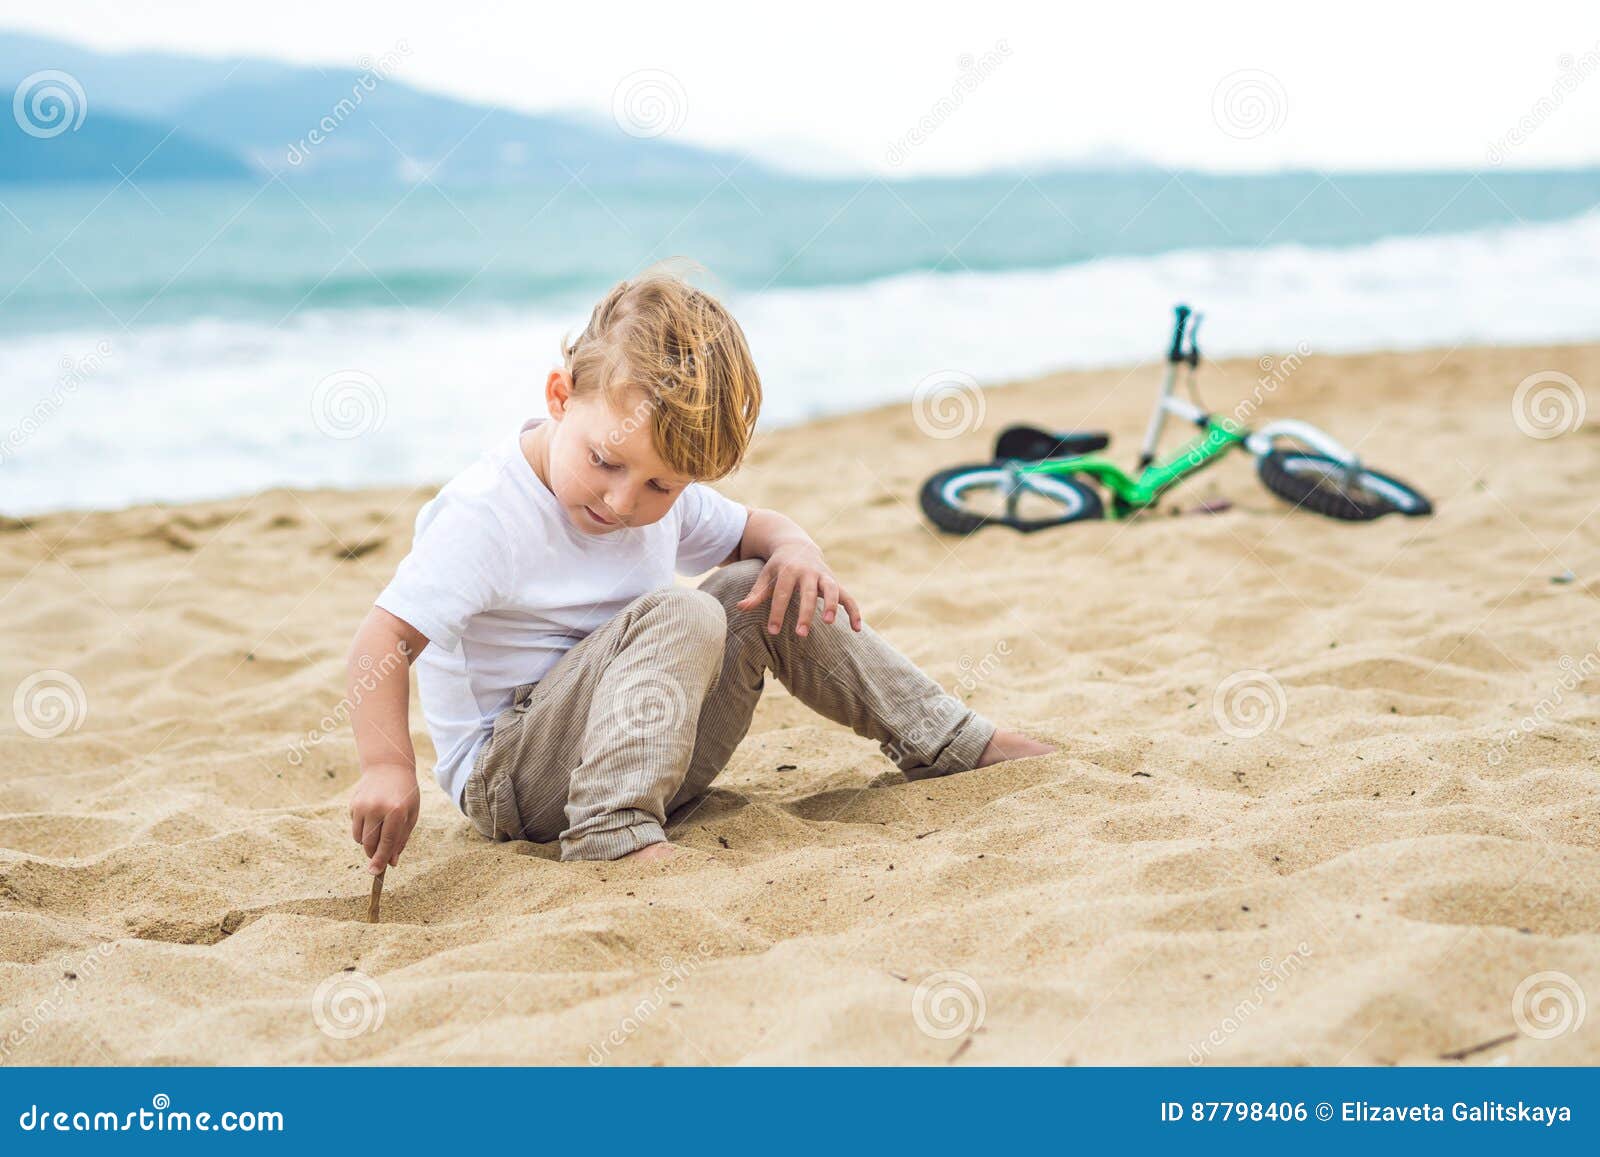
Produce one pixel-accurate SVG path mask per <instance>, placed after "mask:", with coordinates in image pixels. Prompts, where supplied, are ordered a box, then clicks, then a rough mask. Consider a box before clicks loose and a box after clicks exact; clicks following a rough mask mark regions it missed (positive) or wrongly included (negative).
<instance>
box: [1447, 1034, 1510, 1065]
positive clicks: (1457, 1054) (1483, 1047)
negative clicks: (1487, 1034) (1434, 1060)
mask: <svg viewBox="0 0 1600 1157" xmlns="http://www.w3.org/2000/svg"><path fill="white" fill-rule="evenodd" d="M1516 1039H1517V1034H1516V1033H1514V1032H1508V1033H1506V1034H1505V1036H1497V1037H1495V1038H1494V1039H1493V1040H1486V1041H1484V1042H1483V1043H1482V1044H1476V1045H1468V1046H1467V1047H1466V1048H1464V1049H1455V1050H1454V1051H1452V1052H1448V1053H1440V1054H1439V1059H1440V1060H1441V1061H1464V1060H1466V1059H1467V1058H1468V1057H1470V1056H1472V1055H1473V1054H1474V1053H1482V1052H1488V1051H1489V1050H1490V1049H1492V1048H1495V1047H1497V1046H1499V1045H1503V1044H1506V1043H1508V1042H1510V1041H1514V1040H1516Z"/></svg>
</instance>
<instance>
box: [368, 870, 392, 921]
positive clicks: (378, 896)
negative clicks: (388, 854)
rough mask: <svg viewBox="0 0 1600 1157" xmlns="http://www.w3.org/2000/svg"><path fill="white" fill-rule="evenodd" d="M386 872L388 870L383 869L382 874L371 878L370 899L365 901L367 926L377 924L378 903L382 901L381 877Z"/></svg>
mask: <svg viewBox="0 0 1600 1157" xmlns="http://www.w3.org/2000/svg"><path fill="white" fill-rule="evenodd" d="M388 870H389V869H388V868H385V869H384V870H383V871H382V872H379V873H378V874H377V875H376V876H374V877H372V899H370V900H368V901H367V923H368V924H376V923H377V922H378V903H379V901H381V900H382V899H383V877H384V873H386V872H388Z"/></svg>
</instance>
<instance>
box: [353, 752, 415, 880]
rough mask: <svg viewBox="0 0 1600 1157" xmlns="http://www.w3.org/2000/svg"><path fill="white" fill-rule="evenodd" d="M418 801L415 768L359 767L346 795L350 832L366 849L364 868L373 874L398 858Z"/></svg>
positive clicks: (413, 820)
mask: <svg viewBox="0 0 1600 1157" xmlns="http://www.w3.org/2000/svg"><path fill="white" fill-rule="evenodd" d="M421 804H422V799H421V796H420V794H419V793H418V791H417V773H416V769H415V768H410V767H404V766H401V765H398V764H389V765H381V766H375V767H369V768H366V769H365V770H364V771H362V773H361V782H360V783H358V784H356V791H355V795H353V796H352V797H351V798H350V834H351V835H352V836H353V837H355V841H356V843H358V844H360V845H361V847H362V848H363V849H364V850H365V851H366V853H367V857H368V863H367V871H369V872H371V873H372V874H373V875H374V876H376V875H377V874H378V873H379V872H381V871H383V870H384V869H385V868H387V867H390V866H392V865H394V864H398V863H399V862H400V853H401V851H402V850H404V848H405V846H406V841H407V840H408V839H410V838H411V829H412V828H414V827H416V826H417V812H418V810H419V809H420V807H421Z"/></svg>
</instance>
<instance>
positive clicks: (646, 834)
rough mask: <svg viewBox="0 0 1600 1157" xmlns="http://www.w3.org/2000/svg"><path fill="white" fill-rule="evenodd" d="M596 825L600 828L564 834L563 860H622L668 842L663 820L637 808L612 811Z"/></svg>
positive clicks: (595, 827)
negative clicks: (632, 853)
mask: <svg viewBox="0 0 1600 1157" xmlns="http://www.w3.org/2000/svg"><path fill="white" fill-rule="evenodd" d="M592 822H593V823H594V824H595V825H596V826H594V827H588V828H586V829H582V830H578V829H575V830H573V831H570V832H563V833H562V835H561V858H562V859H563V860H619V859H621V858H622V857H623V856H626V855H628V854H629V853H630V852H637V851H638V850H639V849H640V848H647V847H649V846H650V845H651V844H660V843H665V842H666V839H667V833H666V831H665V830H663V829H662V827H661V824H660V821H658V820H657V819H656V818H655V817H654V816H652V815H651V814H650V813H649V812H644V811H639V810H637V809H634V808H626V809H624V810H622V811H617V812H611V813H610V814H608V815H605V816H601V817H598V818H597V819H595V820H594V821H592Z"/></svg>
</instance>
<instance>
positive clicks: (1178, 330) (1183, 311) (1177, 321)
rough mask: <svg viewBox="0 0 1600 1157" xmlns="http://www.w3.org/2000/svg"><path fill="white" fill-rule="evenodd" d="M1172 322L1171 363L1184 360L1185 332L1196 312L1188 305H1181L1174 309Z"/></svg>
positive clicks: (1168, 355) (1168, 357)
mask: <svg viewBox="0 0 1600 1157" xmlns="http://www.w3.org/2000/svg"><path fill="white" fill-rule="evenodd" d="M1172 312H1173V320H1172V349H1171V351H1170V352H1169V353H1168V354H1167V360H1168V361H1169V362H1181V361H1182V360H1183V331H1184V329H1185V327H1187V326H1188V324H1189V315H1190V314H1191V313H1192V312H1194V311H1193V310H1191V309H1190V308H1189V307H1188V306H1187V305H1179V306H1176V307H1174V309H1173V311H1172Z"/></svg>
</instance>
